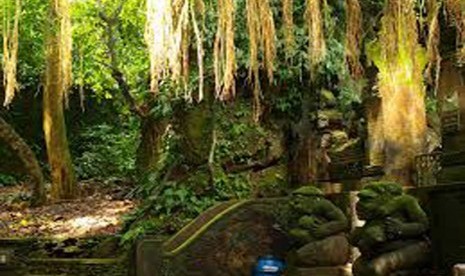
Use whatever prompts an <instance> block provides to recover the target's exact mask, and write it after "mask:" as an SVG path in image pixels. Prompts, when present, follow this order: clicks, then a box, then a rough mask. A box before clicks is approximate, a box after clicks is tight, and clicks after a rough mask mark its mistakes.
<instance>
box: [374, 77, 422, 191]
mask: <svg viewBox="0 0 465 276" xmlns="http://www.w3.org/2000/svg"><path fill="white" fill-rule="evenodd" d="M388 92H389V93H383V95H382V109H383V111H382V112H383V128H384V138H385V167H384V169H385V174H386V178H387V179H389V180H393V181H397V182H399V183H402V184H403V185H404V186H412V185H413V169H414V162H415V156H417V155H419V154H421V153H423V152H424V146H425V137H426V111H425V103H424V95H423V94H421V93H418V89H414V88H412V85H410V84H401V85H395V86H394V85H393V86H392V87H391V90H390V91H388Z"/></svg>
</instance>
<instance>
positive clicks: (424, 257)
mask: <svg viewBox="0 0 465 276" xmlns="http://www.w3.org/2000/svg"><path fill="white" fill-rule="evenodd" d="M356 209H357V214H358V216H359V218H360V219H362V220H365V221H366V223H365V225H364V226H363V227H359V228H357V229H355V230H354V231H353V233H352V235H351V237H350V242H351V244H352V245H354V246H356V247H358V248H359V250H360V252H361V257H359V258H358V259H357V260H356V262H355V263H354V266H353V272H354V275H355V276H378V275H379V276H381V275H390V274H391V273H394V272H398V271H403V270H410V269H416V268H420V267H421V266H422V265H424V264H425V263H427V262H428V257H429V251H430V249H429V248H430V247H429V244H428V241H427V239H426V237H425V234H426V231H427V230H428V218H427V216H426V214H425V213H424V211H423V210H422V209H421V207H420V205H419V203H418V201H417V200H416V199H415V198H414V197H412V196H410V195H406V194H404V193H403V190H402V187H401V186H400V185H398V184H396V183H391V182H377V183H372V184H369V185H367V186H366V187H365V188H364V189H362V191H360V193H359V202H358V203H357V206H356Z"/></svg>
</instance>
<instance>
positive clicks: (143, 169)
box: [136, 115, 166, 174]
mask: <svg viewBox="0 0 465 276" xmlns="http://www.w3.org/2000/svg"><path fill="white" fill-rule="evenodd" d="M165 130H166V123H165V122H164V121H160V120H156V119H154V118H152V117H151V116H150V115H147V116H144V117H141V130H140V143H139V147H138V149H137V156H136V167H137V170H138V171H139V172H140V173H142V174H145V173H148V172H151V171H153V170H155V169H156V168H157V164H158V161H159V159H160V151H161V147H162V142H163V139H162V138H163V134H164V133H165Z"/></svg>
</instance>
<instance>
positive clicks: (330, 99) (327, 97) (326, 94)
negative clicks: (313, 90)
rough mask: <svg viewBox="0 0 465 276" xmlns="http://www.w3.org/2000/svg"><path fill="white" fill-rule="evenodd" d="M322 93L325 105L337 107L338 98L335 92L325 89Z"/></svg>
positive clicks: (322, 100) (322, 101)
mask: <svg viewBox="0 0 465 276" xmlns="http://www.w3.org/2000/svg"><path fill="white" fill-rule="evenodd" d="M320 95H321V103H322V105H323V107H335V106H336V105H337V99H336V97H335V96H334V94H333V92H331V91H329V90H326V89H323V90H321V94H320Z"/></svg>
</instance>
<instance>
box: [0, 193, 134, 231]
mask: <svg viewBox="0 0 465 276" xmlns="http://www.w3.org/2000/svg"><path fill="white" fill-rule="evenodd" d="M7 193H9V195H8V196H7V195H6V194H7ZM21 193H22V191H20V190H12V189H5V188H3V189H0V194H1V195H2V198H1V199H0V201H1V202H0V204H1V205H2V211H1V212H0V221H1V222H2V223H1V226H0V237H24V236H33V237H53V238H70V237H76V238H77V237H85V236H93V235H99V234H115V233H117V232H118V231H119V230H120V227H121V224H122V215H123V214H125V213H127V212H129V211H131V210H132V209H133V208H134V207H135V206H136V203H135V202H133V201H131V200H119V199H118V200H117V199H113V198H112V197H111V196H110V195H108V194H104V193H96V194H94V195H92V196H88V197H86V198H82V199H79V200H75V201H68V202H63V203H57V204H52V205H47V206H44V207H40V208H27V207H26V206H25V204H24V202H21V201H19V200H17V199H16V198H18V197H21Z"/></svg>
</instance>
